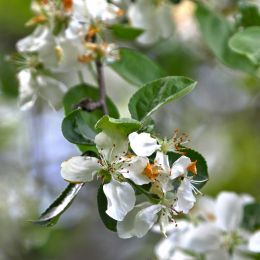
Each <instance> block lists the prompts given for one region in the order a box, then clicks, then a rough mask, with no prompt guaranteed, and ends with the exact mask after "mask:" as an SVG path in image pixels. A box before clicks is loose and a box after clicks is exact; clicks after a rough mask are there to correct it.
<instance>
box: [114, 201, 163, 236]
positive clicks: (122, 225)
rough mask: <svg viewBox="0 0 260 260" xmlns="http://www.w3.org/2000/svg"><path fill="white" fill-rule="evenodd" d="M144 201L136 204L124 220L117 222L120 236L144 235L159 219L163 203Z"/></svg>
mask: <svg viewBox="0 0 260 260" xmlns="http://www.w3.org/2000/svg"><path fill="white" fill-rule="evenodd" d="M150 205H151V204H149V203H143V204H140V205H138V206H136V207H135V208H134V209H133V210H132V211H131V212H130V213H129V214H127V216H126V217H125V219H124V220H123V221H120V222H118V223H117V232H118V236H119V237H120V238H130V237H134V236H136V237H139V238H140V237H143V236H144V235H145V234H146V233H147V232H148V231H149V230H150V229H151V228H152V226H153V225H154V224H155V222H156V221H157V219H158V212H159V211H160V210H161V205H151V206H150Z"/></svg>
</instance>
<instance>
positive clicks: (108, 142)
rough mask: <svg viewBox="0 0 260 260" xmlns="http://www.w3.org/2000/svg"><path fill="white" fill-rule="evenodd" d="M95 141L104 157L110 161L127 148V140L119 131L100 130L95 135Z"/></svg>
mask: <svg viewBox="0 0 260 260" xmlns="http://www.w3.org/2000/svg"><path fill="white" fill-rule="evenodd" d="M95 143H96V145H97V148H98V150H99V152H100V153H101V154H102V155H103V156H104V158H105V159H106V160H107V161H109V162H112V161H114V160H116V158H117V157H120V156H122V155H123V154H124V153H126V152H127V150H128V140H127V139H126V138H125V137H124V136H123V135H122V134H120V133H119V132H116V131H114V132H111V131H102V132H101V133H99V134H97V135H96V137H95Z"/></svg>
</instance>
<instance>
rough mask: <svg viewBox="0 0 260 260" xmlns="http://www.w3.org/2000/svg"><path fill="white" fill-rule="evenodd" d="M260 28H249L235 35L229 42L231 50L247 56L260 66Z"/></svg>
mask: <svg viewBox="0 0 260 260" xmlns="http://www.w3.org/2000/svg"><path fill="white" fill-rule="evenodd" d="M259 42H260V26H254V27H248V28H246V29H245V30H244V31H241V32H237V33H235V34H234V35H233V36H232V37H231V39H230V40H229V46H230V48H231V49H232V50H233V51H235V52H237V53H239V54H242V55H245V56H247V57H248V58H249V59H250V60H251V61H252V62H253V63H254V64H256V65H259V64H260V44H259Z"/></svg>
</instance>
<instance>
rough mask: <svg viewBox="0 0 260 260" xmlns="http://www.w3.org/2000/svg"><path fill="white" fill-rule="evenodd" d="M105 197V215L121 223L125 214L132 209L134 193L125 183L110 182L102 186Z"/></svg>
mask: <svg viewBox="0 0 260 260" xmlns="http://www.w3.org/2000/svg"><path fill="white" fill-rule="evenodd" d="M103 190H104V193H105V195H106V197H107V210H106V213H107V215H109V216H110V217H111V218H113V219H115V220H117V221H122V220H123V219H124V218H125V216H126V214H127V213H128V212H129V211H131V210H132V209H133V208H134V205H135V192H134V189H133V188H132V186H131V185H130V184H129V183H127V182H118V181H115V180H113V179H112V181H111V182H110V183H108V184H105V185H104V186H103Z"/></svg>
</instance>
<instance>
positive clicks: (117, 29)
mask: <svg viewBox="0 0 260 260" xmlns="http://www.w3.org/2000/svg"><path fill="white" fill-rule="evenodd" d="M109 29H111V31H112V33H113V34H114V36H115V37H117V38H118V39H120V40H130V41H131V40H135V39H136V38H137V37H138V36H140V35H141V34H142V33H143V32H144V30H143V29H141V28H135V27H131V26H129V25H124V24H113V25H112V26H111V27H110V28H109Z"/></svg>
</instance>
